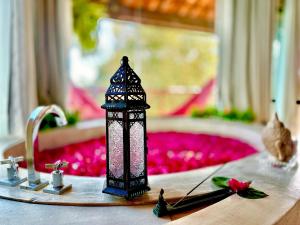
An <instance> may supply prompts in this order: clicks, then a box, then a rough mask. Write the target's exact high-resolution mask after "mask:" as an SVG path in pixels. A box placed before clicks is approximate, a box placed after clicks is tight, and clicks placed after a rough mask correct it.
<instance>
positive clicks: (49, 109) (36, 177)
mask: <svg viewBox="0 0 300 225" xmlns="http://www.w3.org/2000/svg"><path fill="white" fill-rule="evenodd" d="M48 114H53V115H54V116H55V120H56V123H57V125H58V126H64V125H66V124H67V119H66V116H65V114H64V112H63V110H62V109H61V108H60V107H59V106H57V105H50V106H39V107H37V108H36V109H34V110H33V111H32V113H31V114H30V116H29V118H28V121H27V126H26V139H25V147H26V160H27V170H28V181H27V182H26V183H25V184H23V185H21V186H20V187H21V188H22V189H30V190H34V191H37V190H40V189H41V188H43V187H45V186H47V185H48V184H49V182H48V181H42V180H41V179H40V173H39V172H37V171H35V168H34V152H35V150H37V149H38V132H39V128H40V124H41V122H42V120H43V119H44V118H45V116H47V115H48Z"/></svg>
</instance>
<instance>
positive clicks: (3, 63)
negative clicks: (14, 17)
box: [0, 1, 11, 137]
mask: <svg viewBox="0 0 300 225" xmlns="http://www.w3.org/2000/svg"><path fill="white" fill-rule="evenodd" d="M10 8H11V4H10V1H0V34H1V35H0V46H1V49H0V90H1V92H0V137H2V136H4V135H7V133H8V98H9V88H8V87H9V64H10V60H9V59H10V58H9V54H10V48H9V46H10V32H9V27H10V22H11V21H10V11H11V9H10Z"/></svg>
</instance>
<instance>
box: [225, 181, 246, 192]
mask: <svg viewBox="0 0 300 225" xmlns="http://www.w3.org/2000/svg"><path fill="white" fill-rule="evenodd" d="M250 184H251V181H248V182H242V181H238V180H236V179H234V178H231V179H230V180H229V181H228V186H229V188H230V189H231V190H232V191H234V192H238V191H244V190H246V189H248V188H249V186H250Z"/></svg>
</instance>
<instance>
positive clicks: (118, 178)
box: [101, 56, 150, 198]
mask: <svg viewBox="0 0 300 225" xmlns="http://www.w3.org/2000/svg"><path fill="white" fill-rule="evenodd" d="M101 107H102V108H103V109H106V171H107V172H106V187H105V188H104V190H103V192H104V193H108V194H112V195H118V196H123V197H126V198H133V197H135V196H138V195H141V194H143V193H144V192H145V191H148V190H150V188H149V187H148V178H147V151H148V149H147V137H146V111H145V110H146V109H148V108H150V106H149V105H148V104H147V103H146V93H145V91H144V89H143V88H142V86H141V79H140V78H139V77H138V76H137V74H136V73H135V72H134V71H133V70H132V69H131V67H130V66H129V64H128V58H127V57H126V56H124V57H123V58H122V61H121V66H120V68H119V69H118V71H117V72H116V73H115V74H114V75H113V76H112V78H111V79H110V86H109V88H108V90H107V91H106V94H105V104H104V105H102V106H101Z"/></svg>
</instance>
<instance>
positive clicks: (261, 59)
mask: <svg viewBox="0 0 300 225" xmlns="http://www.w3.org/2000/svg"><path fill="white" fill-rule="evenodd" d="M274 15H275V0H268V1H262V0H244V1H241V0H217V12H216V32H217V34H218V36H219V39H220V41H219V44H220V45H219V58H220V62H219V68H218V101H219V107H221V108H225V109H226V108H236V109H238V110H247V109H252V110H253V111H254V113H255V114H256V119H257V121H260V122H266V121H267V120H268V119H269V114H270V100H271V52H272V40H273V30H274Z"/></svg>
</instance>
